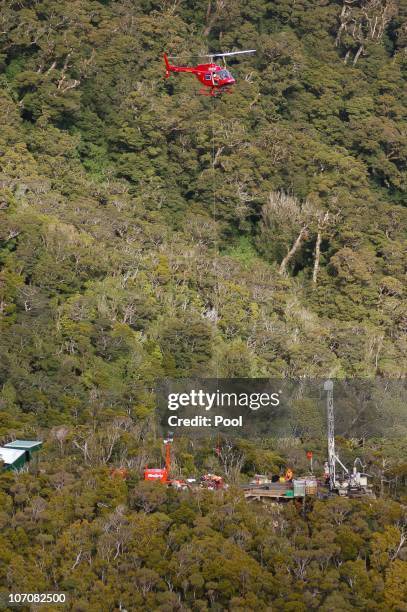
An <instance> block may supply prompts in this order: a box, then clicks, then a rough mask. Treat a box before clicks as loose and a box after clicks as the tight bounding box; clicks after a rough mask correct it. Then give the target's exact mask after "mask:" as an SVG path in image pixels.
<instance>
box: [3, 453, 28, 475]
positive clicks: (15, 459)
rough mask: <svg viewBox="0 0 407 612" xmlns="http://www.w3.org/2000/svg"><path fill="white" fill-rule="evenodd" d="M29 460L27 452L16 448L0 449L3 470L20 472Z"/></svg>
mask: <svg viewBox="0 0 407 612" xmlns="http://www.w3.org/2000/svg"><path fill="white" fill-rule="evenodd" d="M29 460H30V455H29V453H28V451H25V450H22V449H18V448H6V447H2V448H0V461H2V462H3V468H4V469H5V470H21V468H23V467H24V466H25V464H26V463H27V462H28V461H29Z"/></svg>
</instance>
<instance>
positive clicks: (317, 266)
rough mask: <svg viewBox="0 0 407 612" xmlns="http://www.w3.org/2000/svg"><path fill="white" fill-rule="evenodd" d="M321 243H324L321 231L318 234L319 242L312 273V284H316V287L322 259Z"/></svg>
mask: <svg viewBox="0 0 407 612" xmlns="http://www.w3.org/2000/svg"><path fill="white" fill-rule="evenodd" d="M321 241H322V234H321V232H320V231H319V232H318V234H317V242H316V244H315V259H314V271H313V273H312V282H313V283H314V285H316V284H317V278H318V270H319V261H320V259H321Z"/></svg>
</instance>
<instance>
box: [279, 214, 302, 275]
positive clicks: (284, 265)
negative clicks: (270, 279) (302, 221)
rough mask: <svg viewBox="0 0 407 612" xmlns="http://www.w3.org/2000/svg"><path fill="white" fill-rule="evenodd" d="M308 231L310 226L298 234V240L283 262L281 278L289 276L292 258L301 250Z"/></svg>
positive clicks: (280, 272) (280, 271)
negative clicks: (288, 271) (288, 268)
mask: <svg viewBox="0 0 407 612" xmlns="http://www.w3.org/2000/svg"><path fill="white" fill-rule="evenodd" d="M307 229H308V226H307V225H304V227H303V228H302V229H301V231H300V233H299V234H298V236H297V239H296V241H295V242H294V244H293V246H292V247H291V249H290V250H289V251H288V253H287V255H286V256H285V257H284V259H283V261H282V262H281V264H280V270H279V274H281V276H285V275H286V274H287V266H288V264H289V263H290V261H291V260H292V258H293V257H294V255H295V254H296V252H297V251H298V249H299V248H300V246H301V242H302V241H303V240H304V238H305V236H306V235H307Z"/></svg>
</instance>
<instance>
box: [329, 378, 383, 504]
mask: <svg viewBox="0 0 407 612" xmlns="http://www.w3.org/2000/svg"><path fill="white" fill-rule="evenodd" d="M333 387H334V385H333V381H332V380H330V379H328V380H326V381H325V383H324V391H326V412H327V432H328V465H327V470H326V472H327V476H328V479H329V490H330V491H331V493H337V494H339V495H341V496H345V495H347V496H348V497H363V496H365V495H367V496H370V497H373V496H374V495H373V493H372V490H371V488H370V487H369V484H368V481H367V477H368V475H367V474H365V473H363V472H359V471H358V470H357V467H356V464H357V462H359V463H360V464H361V461H360V459H355V462H354V465H353V469H352V472H350V471H349V470H348V468H347V467H346V466H345V465H344V464H343V463H342V461H341V460H340V459H339V457H338V455H337V454H336V451H335V413H334V400H333ZM337 464H338V465H340V467H341V468H342V470H343V476H342V478H338V477H337V474H336V465H337Z"/></svg>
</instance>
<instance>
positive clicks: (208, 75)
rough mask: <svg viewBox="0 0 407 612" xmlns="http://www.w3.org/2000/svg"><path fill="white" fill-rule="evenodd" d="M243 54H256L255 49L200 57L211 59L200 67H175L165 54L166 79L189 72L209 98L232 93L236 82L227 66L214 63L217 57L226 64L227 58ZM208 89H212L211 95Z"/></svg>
mask: <svg viewBox="0 0 407 612" xmlns="http://www.w3.org/2000/svg"><path fill="white" fill-rule="evenodd" d="M243 53H255V49H248V50H245V51H232V52H231V53H212V54H209V55H201V56H199V57H207V58H209V63H207V64H199V65H198V66H173V65H171V64H170V62H169V61H168V59H173V58H172V57H170V58H168V56H167V55H166V54H165V53H164V62H165V68H166V70H165V77H166V78H168V77H169V76H170V74H171V72H189V73H191V74H194V75H195V76H196V78H197V79H198V81H199V82H200V83H201V84H202V85H204V87H203V88H202V89H201V91H200V93H202V94H204V95H207V96H208V95H209V96H217V95H219V94H222V93H231V89H230V88H231V87H232V85H234V84H235V82H236V80H235V79H234V77H233V76H232V75H231V74H230V72H229V70H227V69H226V66H224V67H222V66H218V65H217V64H215V63H214V61H213V60H214V59H216V58H217V57H221V58H223V62H225V57H226V56H234V55H241V54H243ZM207 87H209V88H210V91H209V93H208V92H207V89H206V88H207Z"/></svg>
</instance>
